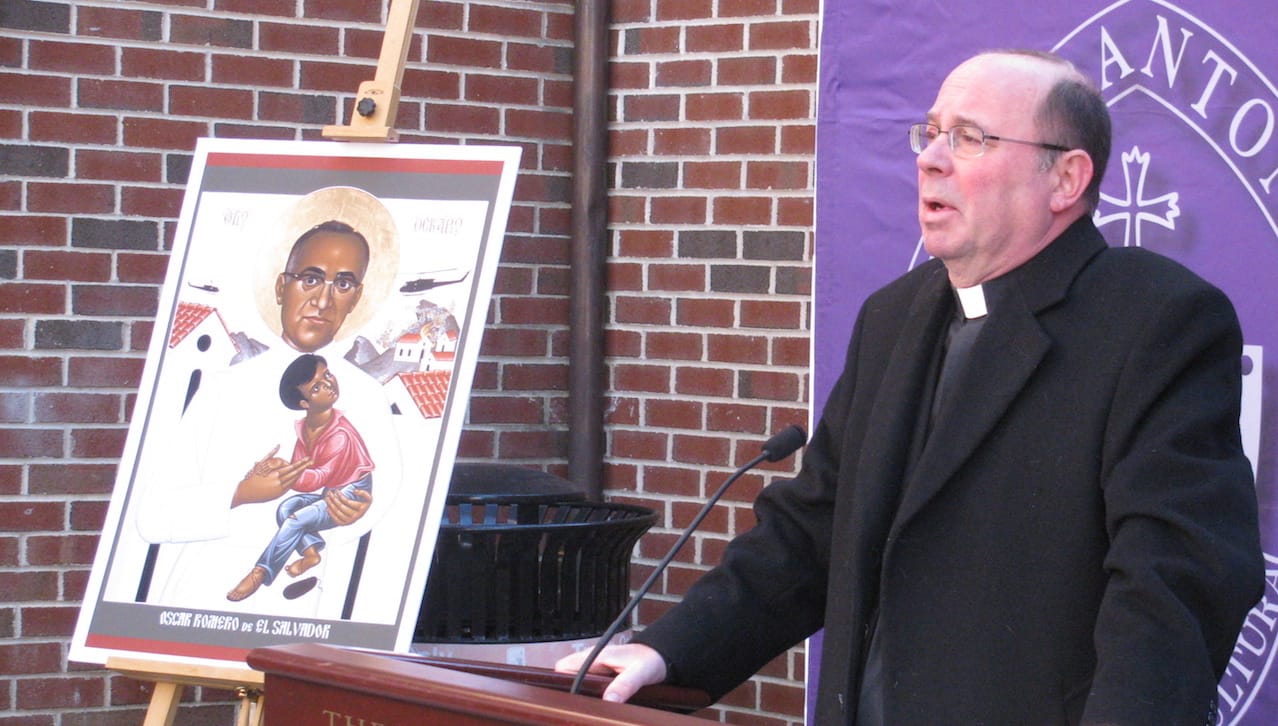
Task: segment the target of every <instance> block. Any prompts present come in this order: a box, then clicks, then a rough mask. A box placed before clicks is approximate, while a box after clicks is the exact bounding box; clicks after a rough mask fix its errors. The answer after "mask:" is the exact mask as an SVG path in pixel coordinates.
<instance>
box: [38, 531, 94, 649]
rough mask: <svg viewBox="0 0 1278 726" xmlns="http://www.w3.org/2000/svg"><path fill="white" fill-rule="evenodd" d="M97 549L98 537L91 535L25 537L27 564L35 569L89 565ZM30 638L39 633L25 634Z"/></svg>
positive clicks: (63, 534)
mask: <svg viewBox="0 0 1278 726" xmlns="http://www.w3.org/2000/svg"><path fill="white" fill-rule="evenodd" d="M97 549H98V536H97V535H92V534H81V535H69V534H65V533H62V534H58V535H57V536H56V537H55V536H38V535H32V536H29V537H27V563H28V564H30V565H33V566H36V567H49V566H56V565H91V564H93V555H94V553H95V552H97ZM24 635H26V636H28V637H30V636H33V635H40V633H30V632H26V631H25V628H24Z"/></svg>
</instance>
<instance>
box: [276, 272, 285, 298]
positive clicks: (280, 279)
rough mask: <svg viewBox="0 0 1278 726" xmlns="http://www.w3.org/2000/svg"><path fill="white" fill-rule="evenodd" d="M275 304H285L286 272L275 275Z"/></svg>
mask: <svg viewBox="0 0 1278 726" xmlns="http://www.w3.org/2000/svg"><path fill="white" fill-rule="evenodd" d="M275 304H276V305H283V304H284V273H283V272H281V273H280V274H278V275H276V276H275Z"/></svg>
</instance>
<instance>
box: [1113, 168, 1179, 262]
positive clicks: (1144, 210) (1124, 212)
mask: <svg viewBox="0 0 1278 726" xmlns="http://www.w3.org/2000/svg"><path fill="white" fill-rule="evenodd" d="M1122 162H1123V179H1124V181H1125V186H1126V189H1125V193H1126V196H1125V197H1122V198H1119V197H1113V196H1110V195H1108V194H1105V193H1104V192H1102V193H1101V204H1100V205H1099V206H1098V208H1097V210H1096V212H1095V214H1094V215H1093V221H1095V223H1096V226H1097V227H1103V226H1105V225H1106V224H1109V223H1110V222H1122V223H1123V246H1124V247H1132V246H1135V247H1140V246H1141V241H1140V232H1141V224H1142V223H1143V222H1152V223H1154V224H1157V225H1158V226H1160V227H1165V228H1167V229H1172V230H1174V229H1176V218H1177V217H1179V216H1180V204H1179V202H1180V192H1168V193H1166V194H1163V195H1162V196H1158V197H1153V198H1150V199H1146V198H1145V174H1146V173H1147V172H1148V171H1149V152H1141V150H1140V147H1139V146H1133V147H1132V150H1131V151H1128V152H1125V153H1124V154H1123V156H1122ZM1133 171H1135V172H1136V174H1135V175H1133ZM1133 176H1135V185H1134V186H1135V188H1134V189H1133ZM1106 207H1111V208H1113V209H1106Z"/></svg>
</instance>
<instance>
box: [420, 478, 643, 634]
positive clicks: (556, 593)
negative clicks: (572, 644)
mask: <svg viewBox="0 0 1278 726" xmlns="http://www.w3.org/2000/svg"><path fill="white" fill-rule="evenodd" d="M655 521H656V514H655V513H654V512H653V511H652V510H650V509H646V508H644V507H637V506H632V505H626V504H607V503H598V502H587V501H586V500H585V495H584V494H583V493H582V492H580V491H579V490H577V489H576V487H574V486H573V485H572V484H571V483H570V482H568V481H567V480H564V479H562V478H560V477H557V476H555V475H553V474H548V473H546V472H543V471H538V470H533V469H527V468H523V467H517V466H510V465H503V464H457V465H456V466H455V467H454V470H453V476H452V481H451V482H450V486H449V493H448V499H447V504H446V506H445V513H444V518H443V521H442V522H441V524H440V529H439V539H438V541H437V543H436V545H435V553H434V558H433V560H432V562H431V570H430V576H429V578H428V579H427V584H426V592H425V595H424V597H423V600H422V609H421V613H420V615H419V616H418V619H417V627H416V630H415V631H414V638H413V640H414V641H417V642H424V643H471V644H511V643H531V642H544V641H557V640H570V639H580V638H593V637H597V636H599V635H601V634H603V632H604V631H605V630H606V629H607V628H608V625H609V624H610V623H611V622H612V620H613V619H614V618H616V617H617V614H618V613H620V612H621V609H622V608H623V607H624V606H625V604H626V601H627V600H628V599H629V595H630V555H631V551H632V550H633V548H634V545H635V542H637V541H638V540H639V537H640V536H642V535H643V533H644V532H646V531H647V530H648V528H649V527H651V526H652V524H653V523H654V522H655Z"/></svg>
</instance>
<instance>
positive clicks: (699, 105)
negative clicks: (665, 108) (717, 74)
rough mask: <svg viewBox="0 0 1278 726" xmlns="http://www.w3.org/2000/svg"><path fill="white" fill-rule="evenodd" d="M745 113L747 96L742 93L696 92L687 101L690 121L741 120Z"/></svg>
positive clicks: (687, 112) (686, 113)
mask: <svg viewBox="0 0 1278 726" xmlns="http://www.w3.org/2000/svg"><path fill="white" fill-rule="evenodd" d="M744 113H745V97H744V96H743V95H742V94H740V93H694V94H689V95H688V97H687V99H686V101H685V110H684V115H685V116H686V117H687V119H688V120H689V121H739V120H741V118H742V116H743V115H744Z"/></svg>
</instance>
